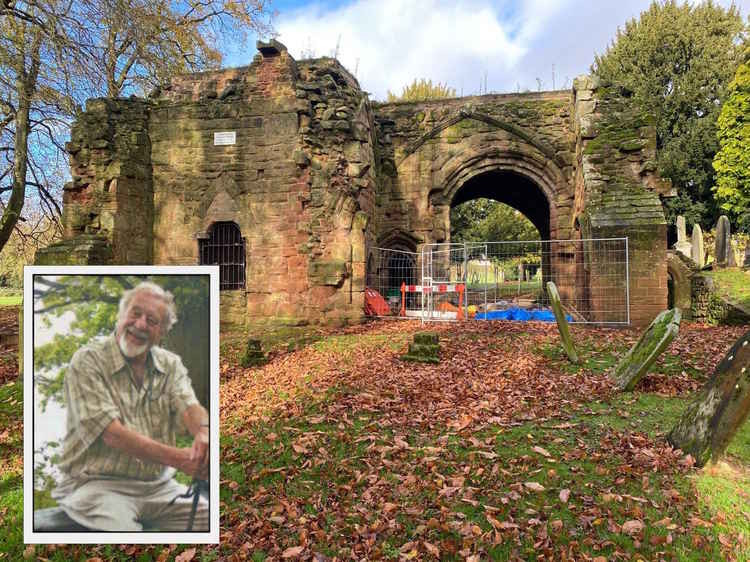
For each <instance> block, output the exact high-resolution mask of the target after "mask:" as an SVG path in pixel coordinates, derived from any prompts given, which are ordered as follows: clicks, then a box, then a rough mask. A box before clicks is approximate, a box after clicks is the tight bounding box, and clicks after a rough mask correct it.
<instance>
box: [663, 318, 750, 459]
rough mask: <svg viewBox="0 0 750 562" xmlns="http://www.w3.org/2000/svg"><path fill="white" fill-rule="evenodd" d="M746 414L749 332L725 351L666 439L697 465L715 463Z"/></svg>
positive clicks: (749, 382)
mask: <svg viewBox="0 0 750 562" xmlns="http://www.w3.org/2000/svg"><path fill="white" fill-rule="evenodd" d="M748 414H750V332H746V333H745V335H743V336H742V337H741V338H740V339H739V340H737V341H736V342H735V344H734V345H733V346H732V347H731V348H730V349H729V351H728V352H727V354H726V355H725V356H724V359H722V360H721V363H719V365H718V366H717V367H716V370H715V371H714V374H713V376H712V377H711V378H710V379H709V380H708V383H707V384H706V386H705V387H703V390H702V391H701V393H700V394H699V395H698V398H697V399H696V400H695V402H693V403H692V404H691V405H690V406H689V407H688V409H687V410H685V413H684V414H683V415H682V417H681V418H680V421H679V422H678V423H677V425H676V426H675V427H674V429H672V431H671V432H670V433H669V435H668V436H667V440H668V441H669V443H670V444H671V445H672V446H673V447H675V448H677V449H682V450H683V451H684V452H685V453H689V454H690V455H691V456H692V457H693V458H694V459H695V463H696V465H698V466H703V465H704V464H706V463H707V462H708V461H709V460H710V459H713V460H714V461H715V460H717V459H718V458H719V457H720V456H721V455H722V454H723V453H724V451H725V450H726V448H727V445H729V443H730V442H731V441H732V437H734V435H735V434H736V433H737V430H738V429H739V428H740V427H742V425H743V424H744V423H745V421H746V420H747V417H748Z"/></svg>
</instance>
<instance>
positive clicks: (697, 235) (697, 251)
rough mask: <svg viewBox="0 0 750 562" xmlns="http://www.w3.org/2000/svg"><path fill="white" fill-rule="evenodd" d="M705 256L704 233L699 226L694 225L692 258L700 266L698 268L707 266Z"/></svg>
mask: <svg viewBox="0 0 750 562" xmlns="http://www.w3.org/2000/svg"><path fill="white" fill-rule="evenodd" d="M705 256H706V252H705V251H704V249H703V231H702V230H701V227H700V225H699V224H694V225H693V235H692V248H691V250H690V257H691V258H692V259H693V261H694V262H695V263H697V264H698V267H700V268H702V267H703V266H704V265H706V261H705V259H706V258H705Z"/></svg>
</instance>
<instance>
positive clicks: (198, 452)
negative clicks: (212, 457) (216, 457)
mask: <svg viewBox="0 0 750 562" xmlns="http://www.w3.org/2000/svg"><path fill="white" fill-rule="evenodd" d="M208 444H209V442H208V428H207V427H203V428H201V431H199V432H198V434H197V435H196V436H195V439H193V447H192V448H191V449H190V460H191V461H195V462H198V463H199V464H200V465H201V466H203V465H206V466H208V459H209V455H208Z"/></svg>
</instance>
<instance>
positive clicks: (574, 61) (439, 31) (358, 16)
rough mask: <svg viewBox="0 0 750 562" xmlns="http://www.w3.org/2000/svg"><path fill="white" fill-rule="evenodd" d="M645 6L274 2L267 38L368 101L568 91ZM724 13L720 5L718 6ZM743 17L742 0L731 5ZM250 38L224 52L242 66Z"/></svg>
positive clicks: (436, 0) (625, 0)
mask: <svg viewBox="0 0 750 562" xmlns="http://www.w3.org/2000/svg"><path fill="white" fill-rule="evenodd" d="M650 3H651V1H650V0H617V1H612V0H598V1H596V0H593V1H592V0H453V1H450V0H349V1H346V0H333V1H329V2H320V1H312V2H310V1H304V0H276V1H275V2H273V4H272V9H273V10H274V11H275V12H276V14H275V16H274V18H273V28H274V31H275V33H276V34H277V36H276V39H277V40H278V41H280V42H281V43H283V44H284V45H286V46H287V48H288V49H289V52H290V53H291V54H292V56H293V57H295V58H296V59H300V58H305V57H307V56H310V55H313V56H331V55H332V54H333V53H334V52H335V51H338V56H337V58H338V59H339V61H340V62H341V63H342V64H343V65H344V66H345V67H346V68H347V69H348V70H349V71H350V72H352V73H353V74H355V76H356V77H357V79H358V81H359V83H360V86H361V87H362V89H363V90H365V91H367V92H369V93H370V98H371V99H375V100H384V99H385V98H386V95H387V92H388V91H389V90H390V91H391V92H393V93H396V94H399V93H401V90H402V88H403V87H404V86H406V85H407V84H409V83H411V82H412V81H413V80H414V79H415V78H425V79H430V80H432V81H433V83H436V82H439V83H441V84H445V85H447V86H450V87H452V88H455V90H456V93H457V94H458V95H472V94H479V93H485V92H516V91H527V90H531V91H537V90H540V89H541V90H552V89H562V88H569V87H571V85H572V81H573V79H574V78H575V77H576V76H578V75H580V74H584V73H586V72H588V70H589V67H590V65H591V63H592V62H593V60H594V55H595V54H597V53H602V52H604V50H605V49H606V47H607V45H608V44H609V43H610V42H611V41H612V39H613V38H614V36H615V33H616V31H617V28H618V26H624V24H625V22H626V21H628V20H629V19H631V18H634V17H637V16H638V15H639V14H640V13H641V12H642V11H644V10H646V9H647V8H648V6H649V5H650ZM718 3H719V4H721V5H723V6H728V5H729V4H730V3H731V2H730V1H729V0H720V1H719V2H718ZM734 4H735V5H736V6H737V7H738V8H739V10H740V12H741V13H742V15H743V17H744V18H745V19H747V17H748V14H749V13H750V0H735V2H734ZM255 39H256V38H255V37H252V38H251V40H250V41H248V44H247V45H244V46H241V47H238V48H236V49H234V50H233V52H230V53H228V56H227V58H226V60H225V65H226V66H240V65H245V64H249V63H250V61H251V60H252V57H253V56H254V55H255V52H256V51H255V45H254V41H255Z"/></svg>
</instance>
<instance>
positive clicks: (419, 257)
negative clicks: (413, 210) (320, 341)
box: [366, 238, 630, 324]
mask: <svg viewBox="0 0 750 562" xmlns="http://www.w3.org/2000/svg"><path fill="white" fill-rule="evenodd" d="M628 267H629V264H628V242H627V239H626V238H612V239H585V240H532V241H518V242H485V243H466V244H447V243H446V244H424V245H422V246H421V247H420V248H419V251H417V252H408V251H404V250H393V249H387V248H375V249H374V251H373V252H372V253H371V257H370V261H369V263H368V272H367V287H368V290H369V291H371V292H372V293H373V294H374V295H376V296H375V297H373V296H370V297H368V298H366V302H368V299H369V302H371V303H372V302H374V300H373V299H375V298H376V297H377V296H380V297H382V300H383V301H384V303H380V306H379V307H377V306H374V305H372V304H371V305H370V306H369V311H368V313H370V314H376V315H379V316H389V317H393V318H415V317H417V318H421V319H422V320H455V319H459V320H460V319H464V318H475V319H478V320H479V319H482V320H491V319H543V318H546V317H547V316H550V318H551V313H550V312H549V311H550V302H549V297H548V295H547V290H546V285H547V282H548V281H553V282H554V283H555V285H556V286H557V289H558V292H559V293H560V298H561V301H562V304H563V307H564V308H565V310H566V313H567V315H568V319H569V321H571V322H574V323H594V324H629V323H630V314H629V310H630V302H629V301H630V295H629V285H628ZM368 294H369V293H368ZM376 308H379V311H376V310H375V309H376ZM545 313H547V316H545Z"/></svg>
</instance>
